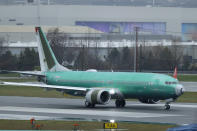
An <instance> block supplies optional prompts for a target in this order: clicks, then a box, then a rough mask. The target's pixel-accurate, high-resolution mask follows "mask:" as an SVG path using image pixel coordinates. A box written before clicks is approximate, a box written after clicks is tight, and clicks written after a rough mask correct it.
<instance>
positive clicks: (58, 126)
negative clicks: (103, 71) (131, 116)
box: [0, 120, 176, 131]
mask: <svg viewBox="0 0 197 131" xmlns="http://www.w3.org/2000/svg"><path fill="white" fill-rule="evenodd" d="M103 123H104V122H89V121H53V120H37V121H36V124H39V125H42V126H41V128H40V129H42V130H73V129H74V124H79V129H80V130H95V129H103ZM10 125H12V126H10ZM175 126H176V125H169V124H148V123H127V122H120V123H118V128H119V129H128V130H129V131H145V130H146V131H166V130H167V129H168V128H172V127H175ZM0 129H1V130H32V127H31V124H30V121H29V120H0Z"/></svg>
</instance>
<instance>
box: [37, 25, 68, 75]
mask: <svg viewBox="0 0 197 131" xmlns="http://www.w3.org/2000/svg"><path fill="white" fill-rule="evenodd" d="M35 31H36V38H37V42H38V53H39V58H40V66H41V71H42V72H46V71H68V70H69V69H67V68H66V67H64V66H62V65H60V64H59V63H58V61H57V59H56V57H55V55H54V53H53V51H52V49H51V47H50V45H49V42H48V40H47V38H46V36H45V34H44V33H43V31H42V29H41V27H36V28H35Z"/></svg>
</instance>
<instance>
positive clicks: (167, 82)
mask: <svg viewBox="0 0 197 131" xmlns="http://www.w3.org/2000/svg"><path fill="white" fill-rule="evenodd" d="M165 84H166V85H172V84H177V82H175V81H173V82H172V81H166V82H165Z"/></svg>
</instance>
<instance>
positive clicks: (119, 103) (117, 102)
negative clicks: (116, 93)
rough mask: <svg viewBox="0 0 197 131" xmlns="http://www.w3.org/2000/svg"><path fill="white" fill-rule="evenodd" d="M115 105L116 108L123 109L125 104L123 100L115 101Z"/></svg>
mask: <svg viewBox="0 0 197 131" xmlns="http://www.w3.org/2000/svg"><path fill="white" fill-rule="evenodd" d="M115 104H116V107H117V108H120V107H125V105H126V102H125V100H124V99H123V100H116V102H115Z"/></svg>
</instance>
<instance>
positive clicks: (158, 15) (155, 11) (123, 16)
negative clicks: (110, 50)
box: [0, 4, 197, 59]
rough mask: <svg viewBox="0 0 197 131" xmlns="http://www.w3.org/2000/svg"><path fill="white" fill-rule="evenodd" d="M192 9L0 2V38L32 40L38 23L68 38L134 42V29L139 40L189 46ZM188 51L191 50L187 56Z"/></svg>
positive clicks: (193, 37) (195, 27)
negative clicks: (3, 3) (10, 3)
mask: <svg viewBox="0 0 197 131" xmlns="http://www.w3.org/2000/svg"><path fill="white" fill-rule="evenodd" d="M196 12H197V8H181V7H152V6H143V7H137V6H136V7H134V6H112V5H110V6H106V5H58V4H52V5H43V4H40V5H37V4H24V5H21V4H19V5H15V4H14V5H1V6H0V37H4V39H5V41H6V42H7V43H17V42H18V41H20V42H22V43H26V42H35V41H36V39H35V37H34V26H38V25H41V26H45V27H44V31H45V32H46V33H47V32H48V30H49V29H51V28H52V27H53V28H55V27H58V28H59V29H60V31H61V32H63V33H66V34H69V37H70V39H72V40H73V39H75V40H79V39H83V40H87V38H88V39H90V40H92V41H94V40H95V39H97V40H99V41H100V42H106V41H110V42H113V41H115V42H119V45H120V46H124V45H125V44H124V43H128V41H130V42H131V43H132V41H135V33H136V28H137V29H138V34H139V40H141V41H147V42H149V43H151V42H152V43H154V42H158V43H159V42H160V43H166V41H167V43H168V42H172V41H173V39H174V38H176V40H177V41H180V42H182V44H184V43H187V45H188V46H192V47H193V46H195V45H196V41H197V17H195V15H196ZM163 41H165V42H163ZM131 46H132V44H131ZM188 49H191V48H190V47H188ZM185 52H188V53H191V51H190V50H187V51H185ZM192 54H195V53H191V54H188V55H192ZM192 57H193V58H194V59H197V56H193V55H192Z"/></svg>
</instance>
